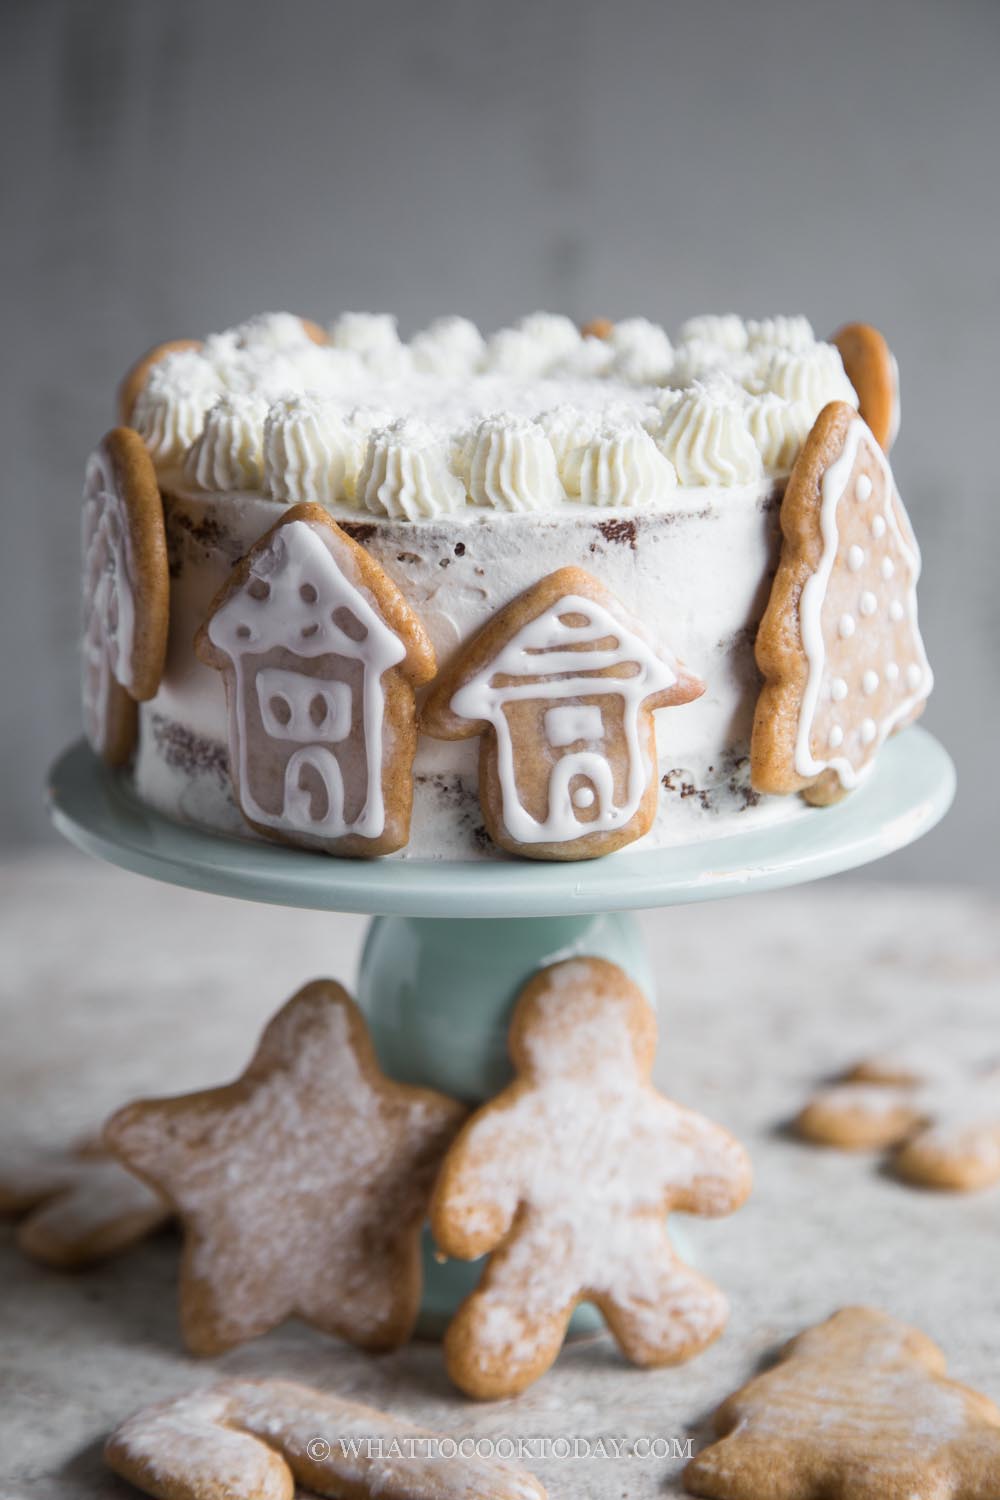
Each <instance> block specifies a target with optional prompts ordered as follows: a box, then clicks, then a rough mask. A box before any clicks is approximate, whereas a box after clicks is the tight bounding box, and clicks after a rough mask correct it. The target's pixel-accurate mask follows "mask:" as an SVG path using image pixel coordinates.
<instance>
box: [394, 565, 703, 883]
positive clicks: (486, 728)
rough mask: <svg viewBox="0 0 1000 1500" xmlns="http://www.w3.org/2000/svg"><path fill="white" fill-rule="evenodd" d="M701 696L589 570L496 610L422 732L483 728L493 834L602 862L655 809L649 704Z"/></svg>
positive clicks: (524, 849) (571, 572) (487, 812)
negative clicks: (600, 859) (600, 856)
mask: <svg viewBox="0 0 1000 1500" xmlns="http://www.w3.org/2000/svg"><path fill="white" fill-rule="evenodd" d="M704 690H705V685H704V683H703V682H701V681H700V680H699V679H698V678H697V677H695V676H693V675H692V674H691V673H690V672H687V671H686V670H685V668H684V667H683V666H682V665H681V663H680V662H679V661H678V659H677V658H676V657H675V656H674V655H673V654H672V652H670V651H669V650H668V649H667V648H666V646H665V645H663V644H662V643H658V644H654V643H653V642H651V641H650V640H648V639H647V637H646V635H645V634H644V632H643V629H642V627H641V626H640V624H639V623H638V622H637V621H636V620H633V619H631V618H630V617H629V616H628V614H627V613H626V611H625V610H624V608H623V607H622V605H621V604H620V603H619V602H618V600H617V599H615V597H614V596H613V595H612V594H611V593H610V592H609V591H608V590H607V589H606V588H605V587H604V586H603V584H601V583H599V582H598V581H597V579H596V578H593V577H591V575H590V574H589V573H585V572H584V571H583V570H582V569H581V568H561V569H560V570H559V571H558V572H556V573H550V574H549V576H548V577H547V578H543V579H542V580H541V582H540V583H537V584H535V586H534V587H533V588H531V589H529V590H528V591H527V592H526V593H524V594H522V595H521V596H520V597H519V598H517V599H515V600H514V601H513V603H512V604H509V605H508V606H507V607H506V609H503V610H501V611H500V613H499V614H498V615H496V616H495V618H494V619H493V620H491V621H490V623H489V624H488V625H487V626H486V627H485V629H484V630H482V631H481V632H480V633H479V635H478V636H476V637H475V639H474V640H473V641H472V642H471V643H470V644H469V645H468V646H466V647H465V648H464V649H463V650H461V651H460V652H459V653H458V656H457V658H456V659H455V660H454V661H453V662H452V663H451V665H450V666H449V667H448V669H447V670H446V671H445V672H444V673H443V674H442V675H441V677H440V679H439V680H438V682H436V683H435V685H434V688H433V691H432V692H431V694H430V697H429V698H428V700H427V703H426V704H425V705H424V711H423V714H422V715H421V728H422V729H423V730H425V731H426V733H427V734H432V735H435V736H436V737H437V738H439V739H467V738H470V737H471V736H473V735H481V736H482V743H481V746H480V759H479V795H480V801H481V804H482V810H483V817H484V819H485V822H486V827H487V829H488V830H489V834H490V837H491V838H492V839H493V841H494V842H495V843H497V844H499V845H500V847H501V848H503V849H508V850H510V851H511V852H512V853H515V854H522V855H527V856H528V857H529V858H532V859H593V858H594V857H595V856H597V855H601V854H608V853H610V852H611V851H612V850H613V849H618V848H621V846H622V845H623V844H629V843H631V842H632V841H633V840H635V839H637V838H641V836H642V835H643V834H644V833H646V832H648V830H649V828H650V825H651V824H652V822H653V818H654V816H655V813H656V801H657V792H658V787H659V784H658V780H657V775H656V732H655V725H654V722H653V711H654V709H657V708H668V707H671V706H673V705H674V704H678V703H689V702H690V701H691V700H692V699H693V698H697V697H698V696H699V695H700V694H701V693H703V692H704Z"/></svg>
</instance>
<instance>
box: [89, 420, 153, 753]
mask: <svg viewBox="0 0 1000 1500" xmlns="http://www.w3.org/2000/svg"><path fill="white" fill-rule="evenodd" d="M169 615H170V578H169V573H168V568H167V539H166V532H165V529H164V524H163V506H162V504H161V502H160V491H159V489H158V487H157V483H156V473H155V470H154V468H153V462H152V459H151V458H150V457H149V454H148V453H147V452H146V445H145V444H144V443H143V441H142V438H141V437H140V436H139V434H138V433H137V432H133V431H132V430H131V428H128V427H115V428H113V429H112V431H111V432H109V433H108V434H107V436H106V437H105V438H104V439H103V440H102V442H101V443H100V444H99V445H98V447H97V448H96V449H95V450H94V452H93V453H92V454H91V455H90V458H89V459H88V461H87V472H86V479H85V481H84V491H83V726H84V731H85V733H86V736H87V739H88V740H89V741H90V744H91V745H92V746H93V748H94V749H95V750H96V751H97V753H98V754H99V755H100V756H102V757H103V759H104V760H105V761H106V762H107V764H108V765H111V766H118V765H122V764H124V762H125V761H127V760H128V758H129V756H130V755H131V753H132V748H133V746H134V744H135V735H136V724H137V714H136V703H137V702H141V701H142V700H143V699H146V698H152V696H153V695H154V693H155V692H156V690H157V688H158V687H159V685H160V677H161V676H162V674H163V663H164V660H165V659H166V654H167V628H168V623H169Z"/></svg>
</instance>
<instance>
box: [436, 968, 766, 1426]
mask: <svg viewBox="0 0 1000 1500" xmlns="http://www.w3.org/2000/svg"><path fill="white" fill-rule="evenodd" d="M655 1051H656V1021H655V1018H654V1016H653V1012H652V1009H651V1007H650V1005H649V1003H648V1001H647V1000H646V998H645V996H644V995H643V994H642V991H641V990H640V989H638V987H637V986H636V985H635V984H633V983H632V981H631V980H630V979H629V978H628V977H627V976H626V975H625V974H624V973H623V972H622V970H621V969H619V968H618V967H617V966H616V965H615V964H612V963H608V962H607V961H606V960H604V959H599V958H579V959H568V960H566V961H565V962H563V963H558V964H553V965H552V966H551V967H549V968H546V969H543V970H541V971H540V972H539V973H538V974H536V975H535V977H534V978H533V979H532V980H531V981H530V982H529V984H528V985H527V986H526V987H525V989H524V990H523V991H522V993H521V995H520V997H519V999H518V1002H517V1006H516V1009H515V1012H514V1018H513V1021H512V1023H511V1031H510V1055H511V1059H512V1061H513V1063H514V1068H515V1070H516V1077H515V1080H514V1082H513V1083H512V1084H510V1086H509V1087H508V1088H506V1089H505V1090H504V1091H503V1093H501V1094H500V1095H498V1097H497V1098H496V1099H494V1100H492V1101H491V1102H490V1103H488V1104H486V1105H484V1106H483V1108H481V1109H480V1110H479V1111H477V1113H476V1114H475V1115H473V1117H472V1118H471V1120H469V1121H468V1123H467V1124H466V1125H465V1127H464V1128H463V1130H462V1131H461V1132H460V1134H459V1136H458V1138H457V1139H456V1141H455V1142H454V1144H453V1146H452V1147H451V1149H450V1150H449V1152H448V1154H447V1156H446V1158H445V1161H444V1165H443V1167H442V1168H441V1173H440V1176H439V1178H438V1181H437V1185H436V1187H435V1190H434V1197H433V1200H432V1206H431V1227H432V1230H433V1233H434V1238H435V1240H436V1241H437V1243H438V1245H439V1246H440V1248H441V1249H442V1250H443V1251H444V1252H445V1253H446V1254H448V1255H454V1256H458V1257H459V1258H460V1259H462V1260H475V1259H477V1258H478V1257H479V1256H481V1255H485V1254H487V1253H489V1254H490V1257H491V1258H490V1261H489V1264H488V1266H487V1268H486V1270H485V1272H484V1273H483V1278H482V1280H481V1282H480V1284H479V1286H478V1288H477V1289H476V1291H474V1292H473V1293H472V1295H471V1296H470V1297H468V1298H467V1299H466V1301H465V1302H464V1303H463V1304H462V1306H461V1307H460V1308H459V1311H458V1313H457V1314H456V1316H455V1319H454V1321H453V1322H452V1323H451V1326H450V1327H449V1329H448V1331H447V1334H446V1336H445V1358H446V1361H447V1365H448V1371H449V1374H450V1375H451V1377H452V1379H453V1380H454V1381H455V1383H456V1384H457V1385H458V1386H460V1387H461V1389H462V1390H464V1391H466V1392H467V1393H468V1394H469V1395H471V1396H478V1397H484V1398H487V1399H488V1398H492V1397H498V1396H510V1395H514V1394H516V1393H517V1392H518V1391H521V1390H523V1389H524V1388H525V1386H527V1385H529V1384H530V1383H531V1382H532V1381H533V1380H536V1379H537V1378H538V1377H539V1375H542V1374H544V1372H545V1371H546V1370H547V1369H548V1368H549V1366H550V1365H551V1364H552V1362H553V1360H554V1359H555V1358H556V1355H557V1354H558V1353H559V1348H560V1346H561V1344H562V1341H563V1338H564V1336H565V1333H566V1328H567V1325H568V1323H569V1319H570V1316H571V1314H572V1312H573V1309H574V1307H576V1305H577V1303H578V1302H581V1301H590V1302H594V1303H596V1305H597V1306H598V1308H599V1309H600V1311H601V1312H602V1313H603V1315H604V1318H605V1321H606V1322H607V1324H608V1326H609V1328H610V1329H611V1332H612V1333H613V1334H614V1336H615V1338H616V1340H617V1341H618V1344H619V1345H620V1347H621V1349H622V1351H623V1352H624V1353H625V1354H626V1355H627V1356H628V1358H629V1359H631V1360H632V1361H633V1362H634V1363H636V1364H640V1365H666V1364H676V1363H679V1362H680V1361H682V1360H685V1359H689V1358H690V1357H691V1356H692V1355H694V1354H697V1353H698V1352H699V1351H700V1350H701V1349H704V1348H705V1347H706V1345H707V1344H709V1343H711V1342H712V1340H713V1339H714V1338H715V1337H716V1336H717V1335H718V1334H719V1333H720V1332H721V1331H722V1328H723V1325H724V1323H725V1318H726V1301H725V1298H724V1297H723V1295H722V1293H721V1292H720V1291H719V1290H718V1289H717V1288H716V1287H715V1286H713V1285H712V1283H711V1282H710V1281H707V1280H706V1279H705V1277H703V1276H700V1275H699V1274H698V1273H697V1272H696V1271H693V1270H691V1269H690V1267H688V1266H686V1265H684V1263H683V1262H682V1261H680V1260H679V1259H678V1258H677V1256H676V1255H675V1254H674V1251H673V1248H672V1246H671V1244H670V1240H669V1238H668V1236H667V1229H666V1224H665V1219H666V1215H667V1213H668V1212H669V1211H670V1210H671V1209H680V1210H682V1211H683V1212H685V1213H697V1214H711V1215H718V1214H727V1213H731V1212H732V1211H733V1210H734V1209H736V1208H738V1207H739V1206H740V1204H741V1203H742V1202H743V1200H744V1199H745V1198H746V1196H747V1193H748V1192H749V1189H750V1164H749V1161H748V1159H747V1155H746V1152H745V1151H744V1150H743V1147H742V1146H741V1145H740V1144H739V1142H738V1141H736V1140H734V1139H733V1137H732V1136H731V1135H729V1134H728V1133H727V1132H726V1131H725V1130H723V1129H721V1128H720V1127H719V1126H718V1125H714V1124H712V1122H711V1121H709V1120H706V1119H704V1118H703V1117H702V1116H701V1115H698V1114H695V1113H694V1112H693V1111H692V1110H689V1109H684V1108H682V1107H681V1106H680V1105H678V1104H674V1103H672V1102H671V1101H670V1100H669V1099H665V1098H664V1097H663V1096H662V1095H661V1094H658V1093H657V1092H656V1090H655V1089H654V1088H653V1087H652V1085H651V1083H650V1081H649V1080H650V1074H651V1071H652V1066H653V1057H654V1054H655Z"/></svg>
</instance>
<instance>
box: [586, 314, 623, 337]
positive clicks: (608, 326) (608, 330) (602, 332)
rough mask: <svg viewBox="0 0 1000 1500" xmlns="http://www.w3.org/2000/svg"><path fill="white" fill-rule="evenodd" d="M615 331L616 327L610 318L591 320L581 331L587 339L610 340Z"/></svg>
mask: <svg viewBox="0 0 1000 1500" xmlns="http://www.w3.org/2000/svg"><path fill="white" fill-rule="evenodd" d="M614 331H615V325H614V323H613V322H612V320H611V319H610V318H591V320H590V322H589V323H584V324H583V326H582V327H581V329H580V332H581V333H582V334H583V337H584V338H585V339H609V338H610V337H611V335H612V334H613V333H614Z"/></svg>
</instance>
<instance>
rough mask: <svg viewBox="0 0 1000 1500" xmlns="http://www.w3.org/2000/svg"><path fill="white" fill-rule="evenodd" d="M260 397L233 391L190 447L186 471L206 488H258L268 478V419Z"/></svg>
mask: <svg viewBox="0 0 1000 1500" xmlns="http://www.w3.org/2000/svg"><path fill="white" fill-rule="evenodd" d="M266 415H267V403H266V402H265V401H264V400H263V398H262V397H260V396H252V395H247V396H241V395H237V394H235V393H234V392H229V393H227V394H226V395H225V396H220V397H219V399H218V401H217V402H216V403H215V405H214V406H213V407H211V408H210V409H209V411H208V412H207V414H206V416H205V423H204V426H203V427H202V430H201V434H200V436H199V437H197V438H196V439H195V441H194V442H193V443H192V445H191V447H190V448H189V449H188V453H187V458H186V459H185V461H184V473H185V476H186V478H187V479H189V480H190V482H191V483H192V484H196V485H197V486H198V487H199V488H200V489H203V490H256V489H258V488H259V487H260V484H261V481H262V480H263V477H264V449H263V441H264V418H265V417H266Z"/></svg>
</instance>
